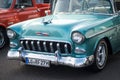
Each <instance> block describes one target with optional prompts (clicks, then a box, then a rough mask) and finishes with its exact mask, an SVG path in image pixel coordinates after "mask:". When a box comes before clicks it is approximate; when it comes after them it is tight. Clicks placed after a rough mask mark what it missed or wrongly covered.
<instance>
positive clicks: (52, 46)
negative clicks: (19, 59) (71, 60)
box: [20, 40, 72, 54]
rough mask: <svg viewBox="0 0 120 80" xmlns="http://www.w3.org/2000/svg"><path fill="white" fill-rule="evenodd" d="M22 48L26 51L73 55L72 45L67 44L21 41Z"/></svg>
mask: <svg viewBox="0 0 120 80" xmlns="http://www.w3.org/2000/svg"><path fill="white" fill-rule="evenodd" d="M20 44H21V47H23V49H24V50H30V51H38V52H48V53H55V51H59V52H60V53H62V54H70V53H71V50H72V48H71V45H70V44H69V43H67V42H57V41H44V40H20Z"/></svg>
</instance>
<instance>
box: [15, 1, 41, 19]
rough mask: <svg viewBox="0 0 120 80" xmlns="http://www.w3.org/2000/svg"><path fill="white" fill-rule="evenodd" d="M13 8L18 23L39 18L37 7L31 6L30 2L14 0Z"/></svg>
mask: <svg viewBox="0 0 120 80" xmlns="http://www.w3.org/2000/svg"><path fill="white" fill-rule="evenodd" d="M15 8H16V10H17V13H18V19H19V20H20V21H24V20H28V19H32V18H36V17H39V16H40V14H39V11H38V10H37V7H34V6H33V2H32V0H16V4H15Z"/></svg>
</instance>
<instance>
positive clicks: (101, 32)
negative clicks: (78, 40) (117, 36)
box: [86, 27, 116, 38]
mask: <svg viewBox="0 0 120 80" xmlns="http://www.w3.org/2000/svg"><path fill="white" fill-rule="evenodd" d="M114 28H116V27H111V28H108V29H106V30H103V31H100V32H97V33H95V34H93V35H91V36H88V37H86V38H92V37H94V36H97V35H99V34H103V33H105V32H107V31H110V30H112V29H114Z"/></svg>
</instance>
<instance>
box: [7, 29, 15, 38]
mask: <svg viewBox="0 0 120 80" xmlns="http://www.w3.org/2000/svg"><path fill="white" fill-rule="evenodd" d="M7 36H8V38H9V39H14V38H15V37H16V33H15V32H14V31H13V30H11V29H8V30H7Z"/></svg>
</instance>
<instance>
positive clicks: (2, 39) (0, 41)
mask: <svg viewBox="0 0 120 80" xmlns="http://www.w3.org/2000/svg"><path fill="white" fill-rule="evenodd" d="M3 43H4V36H3V34H2V32H1V31H0V46H1V45H3Z"/></svg>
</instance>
